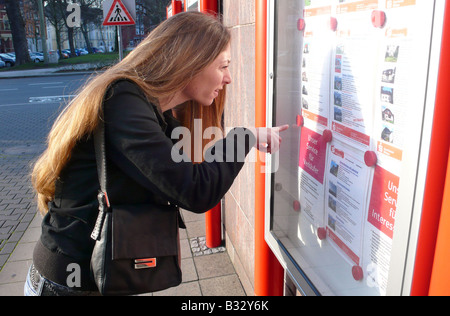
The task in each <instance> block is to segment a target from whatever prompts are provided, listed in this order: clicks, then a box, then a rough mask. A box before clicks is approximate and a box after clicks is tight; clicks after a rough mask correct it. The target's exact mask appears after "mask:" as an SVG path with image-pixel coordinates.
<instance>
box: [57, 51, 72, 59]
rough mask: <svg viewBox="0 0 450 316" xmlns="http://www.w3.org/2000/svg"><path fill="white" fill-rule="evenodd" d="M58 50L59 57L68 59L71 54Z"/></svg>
mask: <svg viewBox="0 0 450 316" xmlns="http://www.w3.org/2000/svg"><path fill="white" fill-rule="evenodd" d="M57 52H58V55H59V58H60V59H67V58H69V54H67V53H65V52H64V51H61V52H60V51H59V50H58V51H57Z"/></svg>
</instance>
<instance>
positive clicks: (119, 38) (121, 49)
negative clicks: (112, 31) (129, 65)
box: [117, 25, 123, 61]
mask: <svg viewBox="0 0 450 316" xmlns="http://www.w3.org/2000/svg"><path fill="white" fill-rule="evenodd" d="M117 37H118V42H119V61H122V59H123V46H122V26H120V25H118V26H117Z"/></svg>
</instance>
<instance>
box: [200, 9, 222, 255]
mask: <svg viewBox="0 0 450 316" xmlns="http://www.w3.org/2000/svg"><path fill="white" fill-rule="evenodd" d="M199 3H200V5H199V8H200V12H203V13H207V14H217V0H199ZM205 229H206V246H207V247H208V248H217V247H219V246H220V245H221V244H222V210H221V204H220V203H219V204H217V206H216V207H214V208H213V209H212V210H210V211H208V212H206V213H205Z"/></svg>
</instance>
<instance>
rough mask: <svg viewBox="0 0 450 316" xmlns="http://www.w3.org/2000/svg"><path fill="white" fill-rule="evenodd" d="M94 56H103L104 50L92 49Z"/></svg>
mask: <svg viewBox="0 0 450 316" xmlns="http://www.w3.org/2000/svg"><path fill="white" fill-rule="evenodd" d="M92 51H93V52H94V54H103V53H104V52H105V50H104V49H103V48H97V47H92Z"/></svg>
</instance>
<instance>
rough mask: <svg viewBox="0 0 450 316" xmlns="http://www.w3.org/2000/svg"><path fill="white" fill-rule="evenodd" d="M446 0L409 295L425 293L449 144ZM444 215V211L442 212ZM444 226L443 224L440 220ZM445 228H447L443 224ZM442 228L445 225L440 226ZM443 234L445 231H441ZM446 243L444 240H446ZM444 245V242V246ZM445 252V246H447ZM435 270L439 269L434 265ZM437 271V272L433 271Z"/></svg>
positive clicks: (449, 15) (449, 13) (449, 20)
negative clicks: (425, 177)
mask: <svg viewBox="0 0 450 316" xmlns="http://www.w3.org/2000/svg"><path fill="white" fill-rule="evenodd" d="M449 82H450V1H447V2H446V6H445V19H444V31H443V34H442V48H441V60H440V65H439V77H438V84H437V87H436V105H435V113H434V121H433V132H432V136H431V146H430V156H429V161H428V171H427V180H426V184H425V195H424V200H423V209H422V219H421V223H420V231H419V240H418V245H417V253H416V262H415V266H414V277H413V284H412V288H411V295H417V296H424V295H428V293H429V290H430V281H431V273H432V270H433V258H434V257H435V250H436V239H437V233H438V228H439V220H440V217H441V207H442V199H443V193H444V185H445V170H446V167H447V162H448V157H449V147H450V124H449V123H448V119H449V117H450V106H449V105H450V90H449V89H448V83H449ZM443 216H445V214H443ZM442 225H444V226H443V227H445V223H442ZM447 228H448V227H447ZM443 229H445V228H443ZM442 234H445V232H442ZM447 246H448V243H447ZM443 247H445V244H444V246H443ZM447 251H449V248H447ZM436 269H437V270H436V271H439V268H438V266H436ZM436 273H437V272H436Z"/></svg>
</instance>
